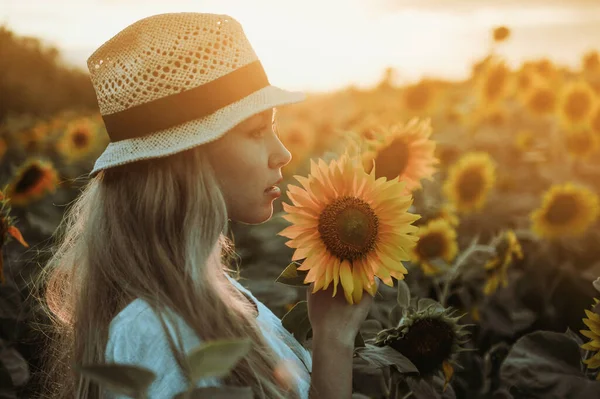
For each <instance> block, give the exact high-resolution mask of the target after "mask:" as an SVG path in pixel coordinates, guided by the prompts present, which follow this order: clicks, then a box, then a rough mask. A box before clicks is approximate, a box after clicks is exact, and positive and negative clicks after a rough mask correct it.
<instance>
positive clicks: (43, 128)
mask: <svg viewBox="0 0 600 399" xmlns="http://www.w3.org/2000/svg"><path fill="white" fill-rule="evenodd" d="M49 133H50V126H49V125H48V123H46V122H38V123H36V124H35V125H34V126H32V127H31V128H29V129H26V130H24V131H22V132H20V133H19V134H18V137H17V143H18V145H19V146H20V147H21V148H22V149H23V150H25V151H26V152H28V153H35V152H41V151H43V150H44V148H45V145H46V139H47V137H48V134H49Z"/></svg>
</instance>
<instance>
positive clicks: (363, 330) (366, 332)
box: [360, 319, 383, 340]
mask: <svg viewBox="0 0 600 399" xmlns="http://www.w3.org/2000/svg"><path fill="white" fill-rule="evenodd" d="M381 330H383V326H382V325H381V323H380V322H379V320H375V319H369V320H363V322H362V323H361V324H360V335H361V336H362V337H363V339H367V340H369V339H373V338H375V337H376V336H377V334H378V333H379V331H381Z"/></svg>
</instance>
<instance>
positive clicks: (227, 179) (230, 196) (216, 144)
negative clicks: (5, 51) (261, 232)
mask: <svg viewBox="0 0 600 399" xmlns="http://www.w3.org/2000/svg"><path fill="white" fill-rule="evenodd" d="M207 145H208V146H210V149H209V151H208V154H209V159H210V162H211V164H212V166H213V168H214V169H215V173H216V175H217V179H218V180H219V182H220V186H221V190H222V191H223V195H224V197H225V203H226V204H227V213H228V214H229V219H231V220H234V221H236V222H241V223H247V224H258V223H262V222H265V221H267V220H269V219H270V218H271V216H272V215H273V201H274V200H275V199H276V198H277V194H274V193H273V190H271V191H270V192H267V191H265V190H267V189H268V188H269V187H271V186H273V185H274V184H277V183H278V181H280V180H281V168H282V167H284V166H285V165H287V164H288V163H289V162H290V160H291V159H292V155H291V154H290V152H289V151H288V150H287V149H286V148H285V146H284V145H283V144H282V143H281V141H280V140H279V137H278V136H277V134H276V133H275V132H274V130H273V109H269V110H267V111H264V112H262V113H260V114H256V115H254V116H251V117H250V118H248V119H246V120H244V121H243V122H241V123H239V124H238V125H237V126H236V127H234V128H233V129H231V130H230V131H229V132H227V133H226V134H225V135H224V136H223V137H221V138H220V139H218V140H216V141H213V142H211V143H208V144H207Z"/></svg>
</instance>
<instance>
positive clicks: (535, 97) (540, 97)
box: [525, 84, 557, 115]
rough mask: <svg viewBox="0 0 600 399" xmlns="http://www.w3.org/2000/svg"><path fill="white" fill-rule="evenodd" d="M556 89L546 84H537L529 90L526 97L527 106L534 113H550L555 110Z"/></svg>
mask: <svg viewBox="0 0 600 399" xmlns="http://www.w3.org/2000/svg"><path fill="white" fill-rule="evenodd" d="M556 102H557V99H556V93H555V91H554V90H553V89H552V88H551V87H550V86H548V85H547V84H545V85H537V86H536V87H534V88H532V89H531V90H529V92H528V95H527V96H526V98H525V106H526V107H527V110H529V111H530V112H531V113H532V114H534V115H548V114H551V113H552V112H554V109H555V107H556Z"/></svg>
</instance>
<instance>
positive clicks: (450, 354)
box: [374, 299, 468, 383]
mask: <svg viewBox="0 0 600 399" xmlns="http://www.w3.org/2000/svg"><path fill="white" fill-rule="evenodd" d="M431 302H433V301H431V300H429V299H427V300H426V301H424V300H423V299H421V300H419V302H418V303H419V306H418V308H417V309H414V308H409V309H408V311H407V312H406V314H405V316H404V317H402V319H401V320H400V323H399V324H398V326H396V327H392V328H389V329H386V330H382V331H380V332H379V333H378V334H377V336H376V337H375V338H374V344H375V345H377V346H389V347H391V348H394V349H395V350H397V351H398V352H400V353H402V354H403V355H404V356H406V357H407V358H408V359H409V360H410V361H411V362H412V363H413V364H414V365H415V366H416V367H417V369H418V370H419V373H420V374H421V376H423V377H427V376H430V375H433V374H434V373H437V372H440V371H442V372H443V373H444V375H445V377H446V383H448V381H449V379H450V377H451V376H452V374H453V367H452V363H456V361H455V357H456V355H457V354H458V353H459V352H462V351H464V350H465V349H463V348H462V347H461V345H463V344H465V343H466V342H467V340H466V339H465V336H467V335H468V332H467V331H465V330H464V326H462V325H460V324H458V320H459V319H460V318H461V317H462V315H461V316H455V310H454V309H452V308H446V309H444V308H443V307H442V306H441V305H440V304H438V303H436V302H433V303H431ZM426 304H428V305H426Z"/></svg>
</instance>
